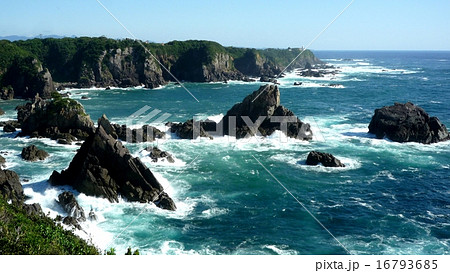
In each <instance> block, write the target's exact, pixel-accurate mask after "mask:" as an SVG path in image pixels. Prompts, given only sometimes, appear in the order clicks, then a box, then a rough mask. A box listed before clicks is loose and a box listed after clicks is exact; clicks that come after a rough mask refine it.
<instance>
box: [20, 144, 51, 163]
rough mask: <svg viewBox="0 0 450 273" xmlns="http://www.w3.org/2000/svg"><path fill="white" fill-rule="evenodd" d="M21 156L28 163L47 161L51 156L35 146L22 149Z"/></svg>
mask: <svg viewBox="0 0 450 273" xmlns="http://www.w3.org/2000/svg"><path fill="white" fill-rule="evenodd" d="M21 156H22V158H23V159H24V160H26V161H38V160H44V159H46V158H47V157H48V156H49V154H48V153H47V152H46V151H44V150H41V149H39V148H38V147H36V146H35V145H30V146H27V147H25V148H23V149H22V153H21Z"/></svg>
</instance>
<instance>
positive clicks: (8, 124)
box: [3, 123, 16, 133]
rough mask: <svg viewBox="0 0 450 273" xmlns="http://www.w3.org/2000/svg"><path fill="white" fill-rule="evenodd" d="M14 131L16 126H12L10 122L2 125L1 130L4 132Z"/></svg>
mask: <svg viewBox="0 0 450 273" xmlns="http://www.w3.org/2000/svg"><path fill="white" fill-rule="evenodd" d="M15 131H16V127H14V126H13V125H12V124H11V123H7V124H6V125H5V126H3V132H5V133H14V132H15Z"/></svg>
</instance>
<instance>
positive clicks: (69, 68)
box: [0, 37, 320, 98]
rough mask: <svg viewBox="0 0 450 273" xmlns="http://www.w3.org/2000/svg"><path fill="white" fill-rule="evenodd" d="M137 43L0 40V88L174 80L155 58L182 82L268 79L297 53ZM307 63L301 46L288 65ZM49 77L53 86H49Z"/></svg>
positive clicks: (18, 90) (28, 93)
mask: <svg viewBox="0 0 450 273" xmlns="http://www.w3.org/2000/svg"><path fill="white" fill-rule="evenodd" d="M142 44H143V45H144V46H145V47H146V48H147V49H148V51H149V52H151V54H152V55H154V56H155V57H156V58H157V61H155V60H154V59H153V58H151V56H150V54H149V53H148V52H146V50H145V49H144V48H143V47H142ZM142 44H141V42H139V41H135V40H130V39H124V40H114V39H108V38H106V37H98V38H90V37H80V38H62V39H55V38H48V39H31V40H25V41H15V42H9V41H0V88H6V87H8V86H11V88H12V89H13V94H14V97H24V98H30V97H34V95H35V94H36V93H39V94H40V95H41V96H46V97H49V96H50V93H51V91H53V90H54V89H55V87H58V86H61V84H62V86H70V87H91V86H98V87H106V86H120V87H129V86H136V85H145V86H146V87H147V88H155V87H158V86H161V85H164V84H165V83H167V82H168V81H173V80H174V79H173V78H172V76H171V75H170V74H169V73H167V72H166V71H165V70H164V69H162V67H161V66H160V65H159V64H158V62H159V63H162V64H163V65H164V66H165V67H166V68H167V69H168V70H169V71H170V73H171V74H173V75H175V76H176V77H177V78H178V79H179V80H184V81H192V82H214V81H226V80H243V79H246V78H247V77H248V76H255V77H261V76H269V77H273V76H275V75H277V74H278V73H279V72H281V71H282V70H283V69H284V68H285V67H286V66H287V65H288V64H289V63H290V62H291V61H292V60H293V59H294V58H295V57H296V56H297V55H298V54H299V53H300V52H301V51H300V49H298V48H297V49H248V48H236V47H223V46H222V45H220V44H218V43H216V42H212V41H198V40H188V41H172V42H169V43H165V44H160V43H148V42H142ZM307 63H310V64H316V63H320V60H318V59H317V58H316V57H315V56H314V54H313V53H312V52H311V51H309V50H306V51H305V52H303V53H302V55H301V56H300V58H298V59H297V60H296V61H295V62H294V63H293V64H292V66H291V67H290V68H303V67H305V65H306V64H307ZM47 69H48V71H47ZM27 75H28V76H27ZM30 75H31V76H30ZM2 78H3V79H2ZM19 78H20V80H17V79H19ZM53 81H55V82H57V83H59V84H57V85H56V86H54V85H53ZM11 88H10V89H11ZM2 92H3V94H1V95H2V96H1V97H2V98H7V97H9V98H10V97H11V95H10V93H11V92H9V91H8V92H6V91H2Z"/></svg>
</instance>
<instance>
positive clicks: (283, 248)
mask: <svg viewBox="0 0 450 273" xmlns="http://www.w3.org/2000/svg"><path fill="white" fill-rule="evenodd" d="M263 248H267V249H270V250H272V251H273V252H275V253H276V254H278V255H298V252H297V251H295V250H291V249H286V248H287V246H286V245H281V246H277V245H264V246H263Z"/></svg>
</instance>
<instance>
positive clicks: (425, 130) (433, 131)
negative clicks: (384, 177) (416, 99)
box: [369, 102, 450, 144]
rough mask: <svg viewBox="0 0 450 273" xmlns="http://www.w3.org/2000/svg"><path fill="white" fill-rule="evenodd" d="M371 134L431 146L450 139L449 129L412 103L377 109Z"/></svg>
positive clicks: (372, 121)
mask: <svg viewBox="0 0 450 273" xmlns="http://www.w3.org/2000/svg"><path fill="white" fill-rule="evenodd" d="M369 133H372V134H375V135H376V137H377V138H380V139H381V138H384V137H387V138H389V139H390V140H392V141H396V142H419V143H424V144H430V143H436V142H440V141H445V140H449V139H450V135H449V133H448V131H447V128H446V127H445V125H444V124H442V123H441V122H440V120H439V119H438V118H437V117H430V116H429V115H428V114H427V113H426V112H425V110H423V109H422V108H420V107H418V106H416V105H414V104H412V103H411V102H407V103H405V104H402V103H395V104H394V105H392V106H385V107H383V108H380V109H376V110H375V114H374V115H373V117H372V120H371V121H370V124H369Z"/></svg>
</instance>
